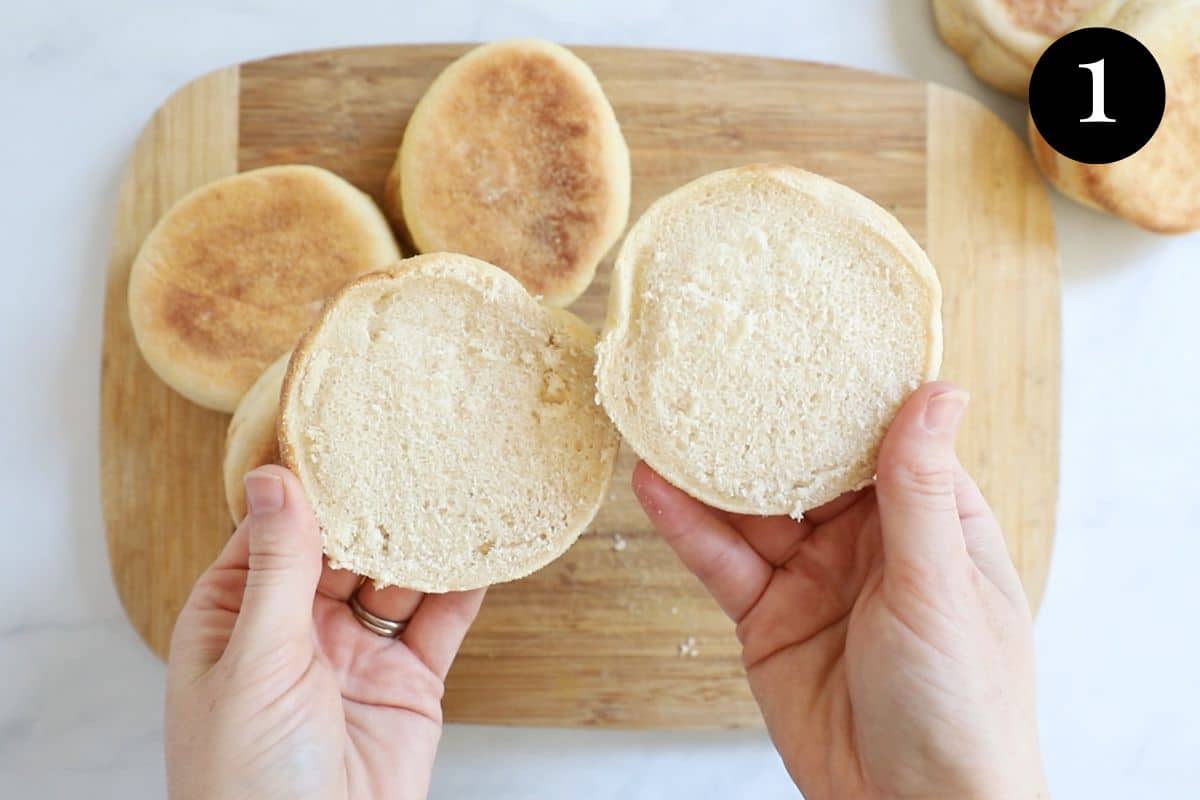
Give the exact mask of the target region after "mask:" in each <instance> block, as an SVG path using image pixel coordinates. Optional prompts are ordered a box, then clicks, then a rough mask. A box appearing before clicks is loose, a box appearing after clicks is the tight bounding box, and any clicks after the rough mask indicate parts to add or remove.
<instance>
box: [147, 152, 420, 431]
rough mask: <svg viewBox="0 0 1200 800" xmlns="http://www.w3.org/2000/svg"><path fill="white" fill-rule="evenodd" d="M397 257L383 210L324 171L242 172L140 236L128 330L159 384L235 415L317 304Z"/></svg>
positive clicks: (197, 194) (186, 201)
mask: <svg viewBox="0 0 1200 800" xmlns="http://www.w3.org/2000/svg"><path fill="white" fill-rule="evenodd" d="M399 257H400V254H399V250H398V249H397V247H396V242H395V239H394V238H393V236H392V232H391V230H390V228H389V227H388V223H387V220H386V219H385V218H384V217H383V214H382V213H380V211H379V209H378V208H376V206H375V204H374V203H373V202H372V201H371V199H370V198H369V197H367V195H365V194H363V193H362V192H360V191H359V190H358V189H356V188H354V187H353V186H352V185H350V184H349V183H347V182H346V181H344V180H342V179H341V178H339V177H338V176H337V175H334V174H333V173H332V172H327V171H326V170H323V169H319V168H317V167H310V166H299V165H290V166H279V167H266V168H263V169H257V170H251V171H249V172H243V173H241V174H239V175H233V176H230V177H228V178H222V179H221V180H218V181H214V182H212V183H209V184H206V185H204V186H201V187H200V188H198V189H196V190H195V191H193V192H191V193H190V194H188V195H186V196H184V197H183V198H182V199H180V200H179V201H178V202H177V203H175V205H174V206H172V207H171V209H170V210H169V211H167V213H166V214H165V215H163V218H162V219H161V220H159V222H158V224H157V225H155V226H154V229H153V230H152V231H151V232H150V235H149V236H147V237H146V241H145V242H144V243H143V244H142V247H141V250H140V251H139V252H138V254H137V257H136V258H135V259H134V261H133V265H132V267H131V271H130V275H129V295H128V300H129V317H130V321H131V322H132V324H133V333H134V336H135V338H136V339H137V343H138V347H139V348H140V349H141V351H142V355H143V356H144V357H145V359H146V362H147V363H148V364H149V365H150V367H151V368H152V369H153V370H154V371H155V373H157V374H158V376H159V377H160V378H162V380H163V381H164V382H166V383H167V385H169V386H171V388H173V389H175V390H176V391H178V392H179V393H180V394H182V395H184V396H185V397H187V398H188V399H189V400H192V401H193V402H195V403H198V404H200V405H202V406H205V407H207V408H212V409H216V410H217V411H225V412H232V411H233V410H234V409H235V408H236V407H237V404H238V401H239V400H241V398H242V395H243V394H245V393H246V390H247V389H249V388H250V384H252V383H254V381H255V379H256V378H258V376H259V375H261V374H262V372H263V370H264V369H266V367H267V366H268V365H269V364H270V363H271V362H272V361H274V360H275V359H276V358H278V357H279V356H280V354H282V353H284V352H286V351H287V350H290V349H291V348H292V346H293V345H294V344H295V343H296V339H297V338H298V337H299V336H300V334H301V333H302V332H303V331H304V329H305V328H307V327H308V326H309V325H310V324H311V323H312V321H313V320H314V319H316V317H317V314H318V313H319V312H320V310H321V306H322V304H323V303H324V301H325V298H327V297H328V296H329V295H331V294H333V293H334V292H335V291H337V289H338V288H340V287H341V286H342V285H343V284H344V283H345V282H346V281H348V280H350V279H351V278H353V277H356V276H358V275H361V274H363V273H364V272H371V271H373V270H377V269H381V268H383V267H385V266H387V265H389V264H392V263H394V262H395V261H396V260H397V259H398V258H399Z"/></svg>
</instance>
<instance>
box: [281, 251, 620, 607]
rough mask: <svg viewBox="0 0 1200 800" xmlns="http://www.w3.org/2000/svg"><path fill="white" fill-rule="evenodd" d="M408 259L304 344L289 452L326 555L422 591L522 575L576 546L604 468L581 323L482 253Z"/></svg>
mask: <svg viewBox="0 0 1200 800" xmlns="http://www.w3.org/2000/svg"><path fill="white" fill-rule="evenodd" d="M405 263H407V264H416V266H413V267H410V268H409V269H408V270H406V271H405V272H403V273H401V274H399V275H398V276H397V277H385V276H371V277H370V278H368V279H366V280H363V281H362V282H360V283H359V284H357V285H354V286H352V287H350V288H349V289H347V290H346V292H345V293H344V294H343V295H342V296H341V297H340V298H339V299H338V301H337V302H336V304H335V308H332V309H331V310H330V312H329V313H328V314H327V315H326V318H325V319H324V320H323V321H322V323H321V324H320V325H319V326H318V328H317V329H316V330H315V331H314V332H313V334H312V335H311V338H310V340H309V341H308V342H307V343H306V345H304V347H305V348H306V349H307V353H306V357H305V358H304V359H303V363H302V364H301V365H300V369H299V371H298V372H297V374H296V375H295V376H294V377H293V378H291V379H290V380H295V384H294V386H292V387H291V388H290V390H289V389H285V403H286V405H285V421H284V429H285V431H286V433H285V436H286V439H287V442H286V443H285V447H290V448H291V449H292V450H293V452H292V454H291V457H292V459H294V461H295V468H296V469H297V470H298V472H299V474H300V476H301V478H302V480H303V482H304V483H305V485H306V487H307V488H308V491H309V494H310V496H311V498H312V501H313V504H314V507H315V510H316V512H317V517H318V519H319V520H320V522H321V526H322V529H323V532H324V537H325V549H326V552H327V553H328V555H329V558H330V562H331V563H332V564H333V565H334V566H337V567H343V568H348V569H351V570H353V571H355V572H357V573H359V574H363V575H367V576H370V577H372V578H375V579H376V580H377V581H378V582H380V583H383V584H390V583H394V584H399V585H403V586H409V587H411V588H416V589H421V590H424V591H446V590H450V589H465V588H472V587H475V586H482V585H487V584H489V583H494V582H497V581H500V580H510V579H513V578H516V577H520V576H521V575H524V574H527V573H529V572H531V571H533V570H534V569H537V568H538V567H541V566H543V565H544V564H545V563H547V562H549V561H550V560H552V559H553V558H555V557H557V556H558V555H559V554H561V553H562V552H563V551H564V550H565V549H566V548H567V547H569V546H570V544H571V543H572V542H573V541H574V539H575V538H576V536H578V534H579V533H580V532H581V531H582V529H583V528H584V527H585V526H586V525H587V523H588V522H589V521H590V519H591V516H592V514H594V511H595V508H596V507H597V506H598V505H599V502H600V499H601V497H602V495H603V493H604V490H605V487H606V485H607V481H608V479H609V477H610V476H611V472H612V464H613V459H614V456H615V450H616V447H617V435H616V432H615V431H614V430H613V428H612V426H611V423H610V422H609V421H608V419H607V418H606V417H605V415H604V413H603V411H602V410H601V409H599V408H598V407H597V406H596V405H595V403H594V401H593V396H594V392H595V387H594V382H593V378H592V368H593V359H594V356H593V352H592V341H591V339H590V332H589V331H587V330H586V328H584V327H583V325H582V323H577V325H572V324H570V323H569V322H568V321H567V320H565V319H564V318H563V315H564V314H565V312H556V311H551V310H549V309H545V308H543V307H542V306H540V305H538V304H537V303H536V302H535V301H534V300H533V299H532V298H530V297H529V296H528V295H527V294H526V293H525V292H524V290H522V289H521V288H520V286H519V284H517V283H516V281H515V280H514V279H512V278H511V277H509V276H507V275H505V274H504V273H502V272H501V271H500V270H498V269H496V268H494V267H490V266H489V265H484V266H486V267H487V269H486V270H480V269H478V268H477V267H474V266H472V264H474V265H478V264H481V262H477V261H475V260H474V259H467V258H466V257H463V256H448V255H445V254H439V255H435V256H425V257H419V258H416V259H411V260H410V261H409V262H405ZM464 265H465V266H464ZM581 332H582V337H581Z"/></svg>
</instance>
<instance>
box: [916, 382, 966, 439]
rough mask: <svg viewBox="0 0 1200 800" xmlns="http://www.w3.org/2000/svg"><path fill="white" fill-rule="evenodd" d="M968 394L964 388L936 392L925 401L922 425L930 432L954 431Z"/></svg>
mask: <svg viewBox="0 0 1200 800" xmlns="http://www.w3.org/2000/svg"><path fill="white" fill-rule="evenodd" d="M967 399H968V395H967V393H966V392H964V391H963V390H962V389H951V390H950V391H947V392H942V393H941V394H935V395H934V396H933V397H931V398H929V400H927V401H926V402H925V413H923V414H922V415H921V425H922V426H924V428H925V430H927V431H929V432H930V433H953V432H954V430H955V429H956V428H957V427H958V421H959V419H960V418H961V417H962V413H963V409H965V408H966V407H967Z"/></svg>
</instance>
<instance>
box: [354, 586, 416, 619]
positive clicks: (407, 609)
mask: <svg viewBox="0 0 1200 800" xmlns="http://www.w3.org/2000/svg"><path fill="white" fill-rule="evenodd" d="M423 596H424V595H423V594H422V593H421V592H418V591H415V590H413V589H401V588H400V587H398V586H388V587H387V588H384V589H376V588H375V584H374V583H372V582H371V581H366V582H364V583H363V585H362V586H360V587H359V588H358V602H359V603H361V604H362V607H363V608H365V609H366V610H367V611H370V612H371V613H372V614H374V615H375V616H377V617H383V618H384V619H389V620H392V621H393V622H407V621H408V620H409V618H411V617H412V615H413V613H414V612H415V611H416V610H417V606H418V605H420V603H421V598H422V597H423Z"/></svg>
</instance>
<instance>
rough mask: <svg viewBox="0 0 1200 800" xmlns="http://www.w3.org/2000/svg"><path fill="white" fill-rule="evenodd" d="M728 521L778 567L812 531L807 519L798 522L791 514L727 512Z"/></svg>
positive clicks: (767, 560) (765, 558) (761, 554)
mask: <svg viewBox="0 0 1200 800" xmlns="http://www.w3.org/2000/svg"><path fill="white" fill-rule="evenodd" d="M725 516H726V519H728V520H729V524H730V525H731V526H732V527H733V528H734V529H735V530H737V532H738V533H740V534H741V535H742V538H743V539H745V540H746V542H747V543H748V544H749V545H750V546H751V547H753V548H754V552H756V553H758V554H759V555H760V556H761V557H762V559H763V560H764V561H766V562H767V563H768V564H771V565H772V566H775V567H778V566H780V565H782V564H784V563H785V562H787V560H788V559H789V558H791V557H792V555H794V554H795V552H796V548H798V547H799V546H800V543H801V542H803V541H804V539H805V538H806V537H807V536H808V534H809V533H811V532H812V525H811V524H809V522H808V520H807V519H806V520H804V521H802V522H797V521H796V520H794V519H792V518H791V517H788V516H774V517H763V516H757V515H755V514H726V515H725Z"/></svg>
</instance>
